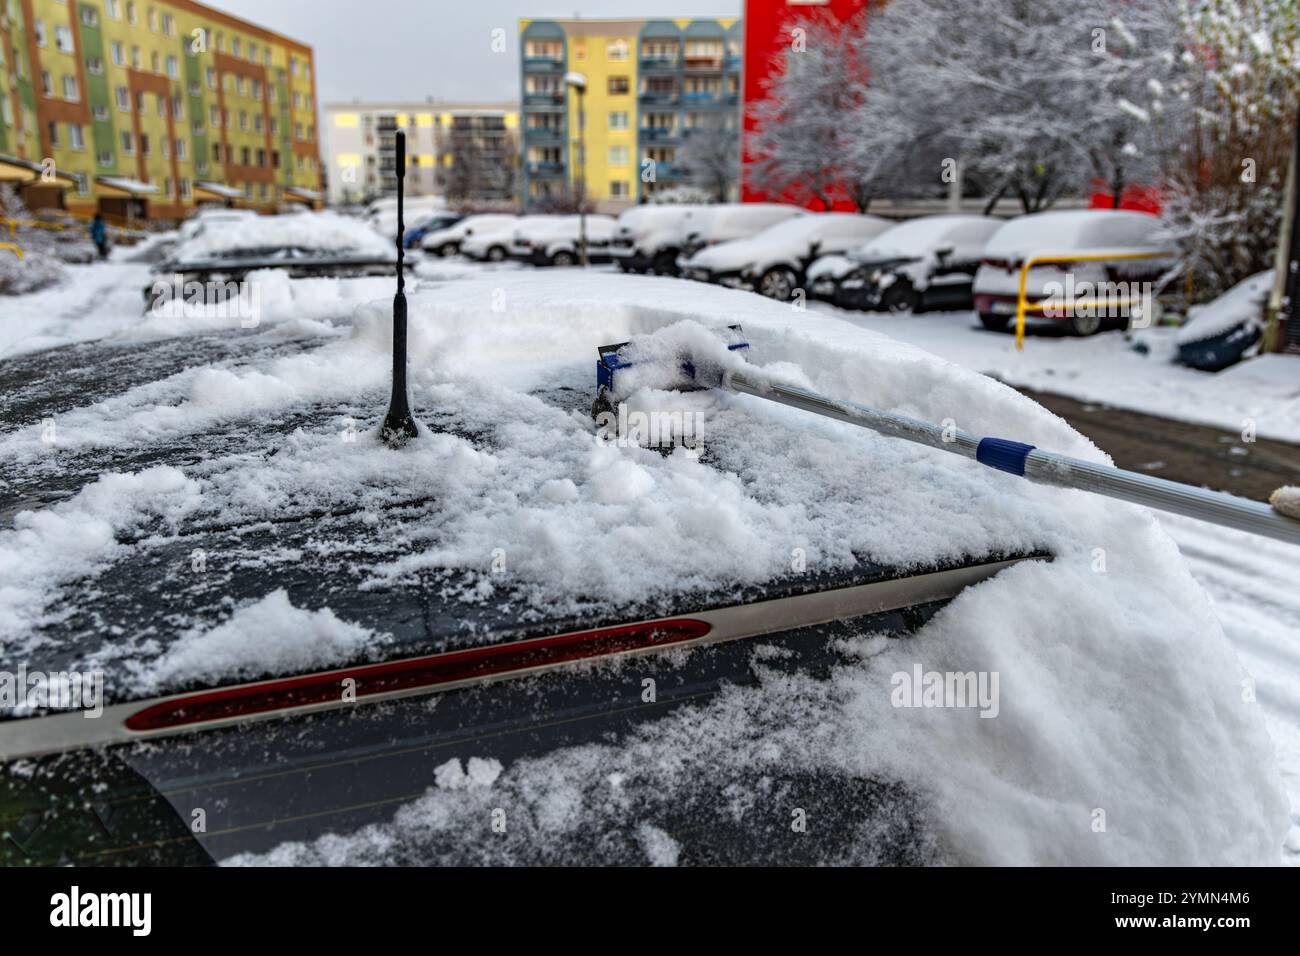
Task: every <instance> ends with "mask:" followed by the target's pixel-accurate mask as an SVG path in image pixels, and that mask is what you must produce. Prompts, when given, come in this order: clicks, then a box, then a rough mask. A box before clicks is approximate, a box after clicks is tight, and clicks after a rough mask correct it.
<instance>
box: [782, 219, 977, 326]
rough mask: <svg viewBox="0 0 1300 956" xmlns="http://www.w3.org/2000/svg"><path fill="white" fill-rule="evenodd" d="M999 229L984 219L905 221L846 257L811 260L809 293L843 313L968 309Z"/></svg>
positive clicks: (971, 304) (971, 305) (824, 257)
mask: <svg viewBox="0 0 1300 956" xmlns="http://www.w3.org/2000/svg"><path fill="white" fill-rule="evenodd" d="M1001 227H1002V220H1000V219H992V218H990V217H988V216H961V215H940V216H920V217H918V218H916V219H909V220H908V221H907V222H904V223H900V224H899V225H896V226H894V227H893V228H892V229H888V230H886V231H885V232H882V233H881V234H880V235H878V236H876V237H875V238H873V239H871V240H870V241H869V242H867V243H865V244H863V245H862V246H860V247H859V248H857V249H854V250H853V251H851V252H849V253H848V254H847V255H833V256H823V257H822V258H820V259H818V260H817V261H816V262H814V263H813V264H812V265H811V266H810V267H809V268H808V286H809V295H811V296H812V297H813V298H815V299H822V300H824V301H827V302H833V303H834V304H835V305H837V306H840V307H841V308H845V309H882V310H884V311H887V312H924V311H926V310H930V309H970V308H972V307H973V302H972V299H971V283H972V282H973V280H974V277H975V270H976V269H978V268H979V264H980V257H981V256H982V255H983V253H984V247H985V246H986V245H987V244H988V241H989V238H990V237H991V236H992V235H993V234H994V233H995V232H997V231H998V229H1000V228H1001Z"/></svg>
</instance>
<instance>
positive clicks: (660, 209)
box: [610, 204, 704, 275]
mask: <svg viewBox="0 0 1300 956" xmlns="http://www.w3.org/2000/svg"><path fill="white" fill-rule="evenodd" d="M702 208H704V207H702V206H688V205H677V204H671V205H663V206H637V207H636V208H634V209H629V210H627V211H626V212H625V213H623V214H622V215H621V216H619V217H618V225H617V227H616V228H615V229H614V238H613V239H612V240H611V244H610V252H611V253H612V254H613V256H614V259H615V261H616V262H617V263H618V267H619V268H620V269H622V270H623V271H624V272H656V273H658V274H660V275H675V274H676V272H677V256H678V254H679V253H680V252H681V236H682V233H681V229H682V224H683V223H684V222H685V221H686V219H687V217H688V216H690V214H691V213H692V212H693V211H694V210H698V209H702Z"/></svg>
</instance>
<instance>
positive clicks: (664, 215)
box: [618, 204, 702, 232]
mask: <svg viewBox="0 0 1300 956" xmlns="http://www.w3.org/2000/svg"><path fill="white" fill-rule="evenodd" d="M699 208H702V207H699V206H689V205H676V204H666V205H662V206H655V205H650V204H647V205H644V206H634V207H632V208H631V209H627V210H624V211H623V212H621V213H619V216H618V228H619V231H624V230H626V231H627V232H646V231H649V230H651V229H664V228H666V227H668V226H671V225H674V224H676V223H680V222H682V221H683V220H685V219H686V217H687V216H688V215H689V214H690V213H691V211H692V210H695V209H699Z"/></svg>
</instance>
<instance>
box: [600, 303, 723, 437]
mask: <svg viewBox="0 0 1300 956" xmlns="http://www.w3.org/2000/svg"><path fill="white" fill-rule="evenodd" d="M748 351H749V342H748V341H747V340H746V339H745V333H744V329H742V328H741V327H740V326H739V325H731V326H727V327H726V328H724V329H706V328H705V327H704V326H702V325H699V324H698V323H695V322H679V323H677V324H676V325H673V326H669V327H668V328H667V329H662V330H660V331H659V332H657V333H655V334H653V335H644V336H638V337H637V338H634V339H631V340H629V341H627V342H617V343H614V344H612V345H602V346H600V347H599V348H597V350H596V352H597V359H596V393H597V398H596V405H595V406H593V415H597V416H598V415H599V414H600V412H601V411H606V410H608V409H609V408H610V407H612V406H613V405H614V404H617V403H618V401H620V400H621V399H622V398H624V397H625V396H627V395H629V394H631V393H632V392H633V391H635V390H636V389H638V388H657V389H662V390H664V391H677V392H692V391H699V390H700V389H706V388H718V387H719V386H721V385H722V383H723V376H724V375H725V374H726V372H727V371H728V369H730V368H732V367H734V366H738V365H743V364H745V362H744V359H743V358H742V357H741V356H743V355H744V354H746V353H747V352H748Z"/></svg>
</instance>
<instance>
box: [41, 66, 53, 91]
mask: <svg viewBox="0 0 1300 956" xmlns="http://www.w3.org/2000/svg"><path fill="white" fill-rule="evenodd" d="M41 93H42V94H43V95H45V96H53V95H54V81H53V80H52V79H50V71H49V70H41Z"/></svg>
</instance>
